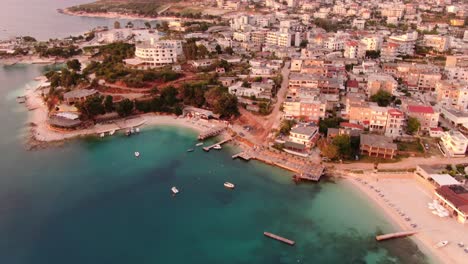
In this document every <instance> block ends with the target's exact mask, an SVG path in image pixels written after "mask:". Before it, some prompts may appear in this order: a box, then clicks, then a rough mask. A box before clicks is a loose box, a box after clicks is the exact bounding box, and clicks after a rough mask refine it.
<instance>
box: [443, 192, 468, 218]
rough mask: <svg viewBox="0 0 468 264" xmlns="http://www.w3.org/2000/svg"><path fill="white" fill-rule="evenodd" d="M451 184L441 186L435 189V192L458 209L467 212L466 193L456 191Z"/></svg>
mask: <svg viewBox="0 0 468 264" xmlns="http://www.w3.org/2000/svg"><path fill="white" fill-rule="evenodd" d="M452 188H454V187H451V186H442V187H440V188H438V189H436V192H437V193H438V194H439V195H441V196H442V197H444V198H445V199H447V200H448V201H449V202H451V203H452V204H453V205H454V206H455V207H456V208H458V209H459V210H460V211H462V212H464V213H465V214H468V193H467V192H463V193H456V192H454V190H453V189H452Z"/></svg>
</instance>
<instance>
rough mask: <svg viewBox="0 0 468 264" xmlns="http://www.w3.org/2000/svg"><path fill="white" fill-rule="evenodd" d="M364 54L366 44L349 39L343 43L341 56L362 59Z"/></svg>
mask: <svg viewBox="0 0 468 264" xmlns="http://www.w3.org/2000/svg"><path fill="white" fill-rule="evenodd" d="M365 55H366V45H365V44H364V43H361V42H358V41H354V40H350V41H347V42H346V43H345V45H344V53H343V56H344V57H345V58H349V59H362V58H364V56H365Z"/></svg>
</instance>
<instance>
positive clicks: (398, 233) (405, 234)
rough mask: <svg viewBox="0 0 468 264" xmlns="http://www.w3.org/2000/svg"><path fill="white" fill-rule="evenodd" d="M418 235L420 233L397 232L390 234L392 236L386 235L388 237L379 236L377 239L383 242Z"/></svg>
mask: <svg viewBox="0 0 468 264" xmlns="http://www.w3.org/2000/svg"><path fill="white" fill-rule="evenodd" d="M416 233H418V231H403V232H396V233H390V234H386V235H379V236H376V237H375V239H376V240H377V241H383V240H388V239H393V238H400V237H407V236H412V235H414V234H416Z"/></svg>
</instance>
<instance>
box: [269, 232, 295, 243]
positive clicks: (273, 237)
mask: <svg viewBox="0 0 468 264" xmlns="http://www.w3.org/2000/svg"><path fill="white" fill-rule="evenodd" d="M263 235H265V236H266V237H269V238H272V239H275V240H278V241H280V242H283V243H285V244H288V245H290V246H294V244H296V242H294V241H292V240H289V239H287V238H284V237H281V236H278V235H275V234H272V233H269V232H263Z"/></svg>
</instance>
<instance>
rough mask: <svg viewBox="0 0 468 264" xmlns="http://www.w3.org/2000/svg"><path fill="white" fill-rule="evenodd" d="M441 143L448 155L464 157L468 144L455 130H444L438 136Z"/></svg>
mask: <svg viewBox="0 0 468 264" xmlns="http://www.w3.org/2000/svg"><path fill="white" fill-rule="evenodd" d="M440 140H441V145H442V147H443V150H444V151H445V154H446V156H448V157H464V156H465V153H466V148H467V146H468V139H467V138H466V137H465V136H464V135H463V134H462V133H461V132H460V131H456V130H450V131H446V132H444V134H443V135H442V137H441V138H440Z"/></svg>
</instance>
